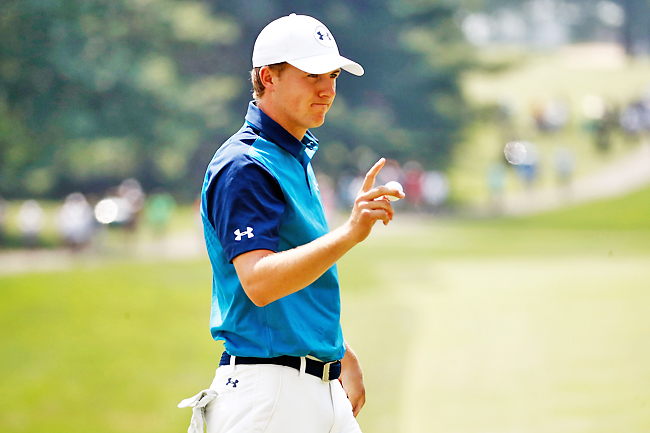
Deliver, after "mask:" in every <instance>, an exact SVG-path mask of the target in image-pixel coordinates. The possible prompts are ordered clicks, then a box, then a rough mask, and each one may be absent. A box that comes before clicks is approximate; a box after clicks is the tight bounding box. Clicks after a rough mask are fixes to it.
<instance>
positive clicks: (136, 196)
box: [117, 179, 145, 231]
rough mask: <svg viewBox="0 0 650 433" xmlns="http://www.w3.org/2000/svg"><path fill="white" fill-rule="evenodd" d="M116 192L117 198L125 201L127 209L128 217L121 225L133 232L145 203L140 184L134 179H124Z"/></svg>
mask: <svg viewBox="0 0 650 433" xmlns="http://www.w3.org/2000/svg"><path fill="white" fill-rule="evenodd" d="M117 192H118V194H119V196H120V197H121V198H123V199H124V200H125V201H126V203H127V204H128V207H129V209H128V210H129V212H128V214H129V217H128V219H127V220H126V221H124V223H123V225H124V227H126V228H127V229H129V230H131V231H135V230H136V229H137V228H138V223H139V220H140V216H141V214H142V208H143V206H144V201H145V194H144V191H142V187H141V186H140V182H138V181H137V180H136V179H126V180H124V181H123V182H122V183H121V184H120V186H119V188H118V190H117Z"/></svg>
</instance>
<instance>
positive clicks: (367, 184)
mask: <svg viewBox="0 0 650 433" xmlns="http://www.w3.org/2000/svg"><path fill="white" fill-rule="evenodd" d="M385 163H386V158H381V159H380V160H379V161H377V162H376V163H375V165H373V166H372V168H371V169H370V170H368V173H366V178H365V179H364V180H363V186H362V187H361V191H363V192H368V191H370V190H371V189H372V188H373V187H374V186H375V178H376V177H377V173H379V170H381V168H382V167H383V166H384V164H385Z"/></svg>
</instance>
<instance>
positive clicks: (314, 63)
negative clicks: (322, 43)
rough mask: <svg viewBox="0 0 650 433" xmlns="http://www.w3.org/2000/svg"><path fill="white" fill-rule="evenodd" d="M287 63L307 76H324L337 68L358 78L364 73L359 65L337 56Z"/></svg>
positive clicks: (289, 61)
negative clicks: (307, 74)
mask: <svg viewBox="0 0 650 433" xmlns="http://www.w3.org/2000/svg"><path fill="white" fill-rule="evenodd" d="M287 63H289V64H290V65H291V66H295V67H296V68H298V69H300V70H301V71H305V72H307V73H309V74H326V73H328V72H331V71H334V70H336V69H339V68H341V69H343V70H346V71H348V72H349V73H351V74H353V75H356V76H359V77H360V76H361V75H363V72H364V71H363V67H361V65H360V64H358V63H357V62H353V61H352V60H350V59H347V58H345V57H343V56H340V55H338V54H325V55H320V56H313V57H305V58H302V59H298V60H287Z"/></svg>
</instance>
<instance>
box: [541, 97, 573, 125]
mask: <svg viewBox="0 0 650 433" xmlns="http://www.w3.org/2000/svg"><path fill="white" fill-rule="evenodd" d="M543 119H544V124H543V126H544V131H550V132H555V131H559V130H560V129H562V128H564V127H565V126H566V124H567V122H568V121H569V105H568V104H567V103H566V102H564V101H562V100H559V99H557V100H553V101H549V102H548V103H547V104H546V105H545V106H544V114H543Z"/></svg>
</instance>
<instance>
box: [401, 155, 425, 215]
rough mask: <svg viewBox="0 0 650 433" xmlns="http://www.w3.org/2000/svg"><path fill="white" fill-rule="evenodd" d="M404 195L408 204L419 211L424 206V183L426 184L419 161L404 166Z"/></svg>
mask: <svg viewBox="0 0 650 433" xmlns="http://www.w3.org/2000/svg"><path fill="white" fill-rule="evenodd" d="M404 177H405V179H404V194H406V198H405V200H406V202H407V203H408V204H409V205H411V206H412V207H414V208H415V209H419V208H420V206H421V204H422V183H423V182H424V170H422V166H421V165H420V163H419V162H417V161H409V162H407V163H406V164H404Z"/></svg>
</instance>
